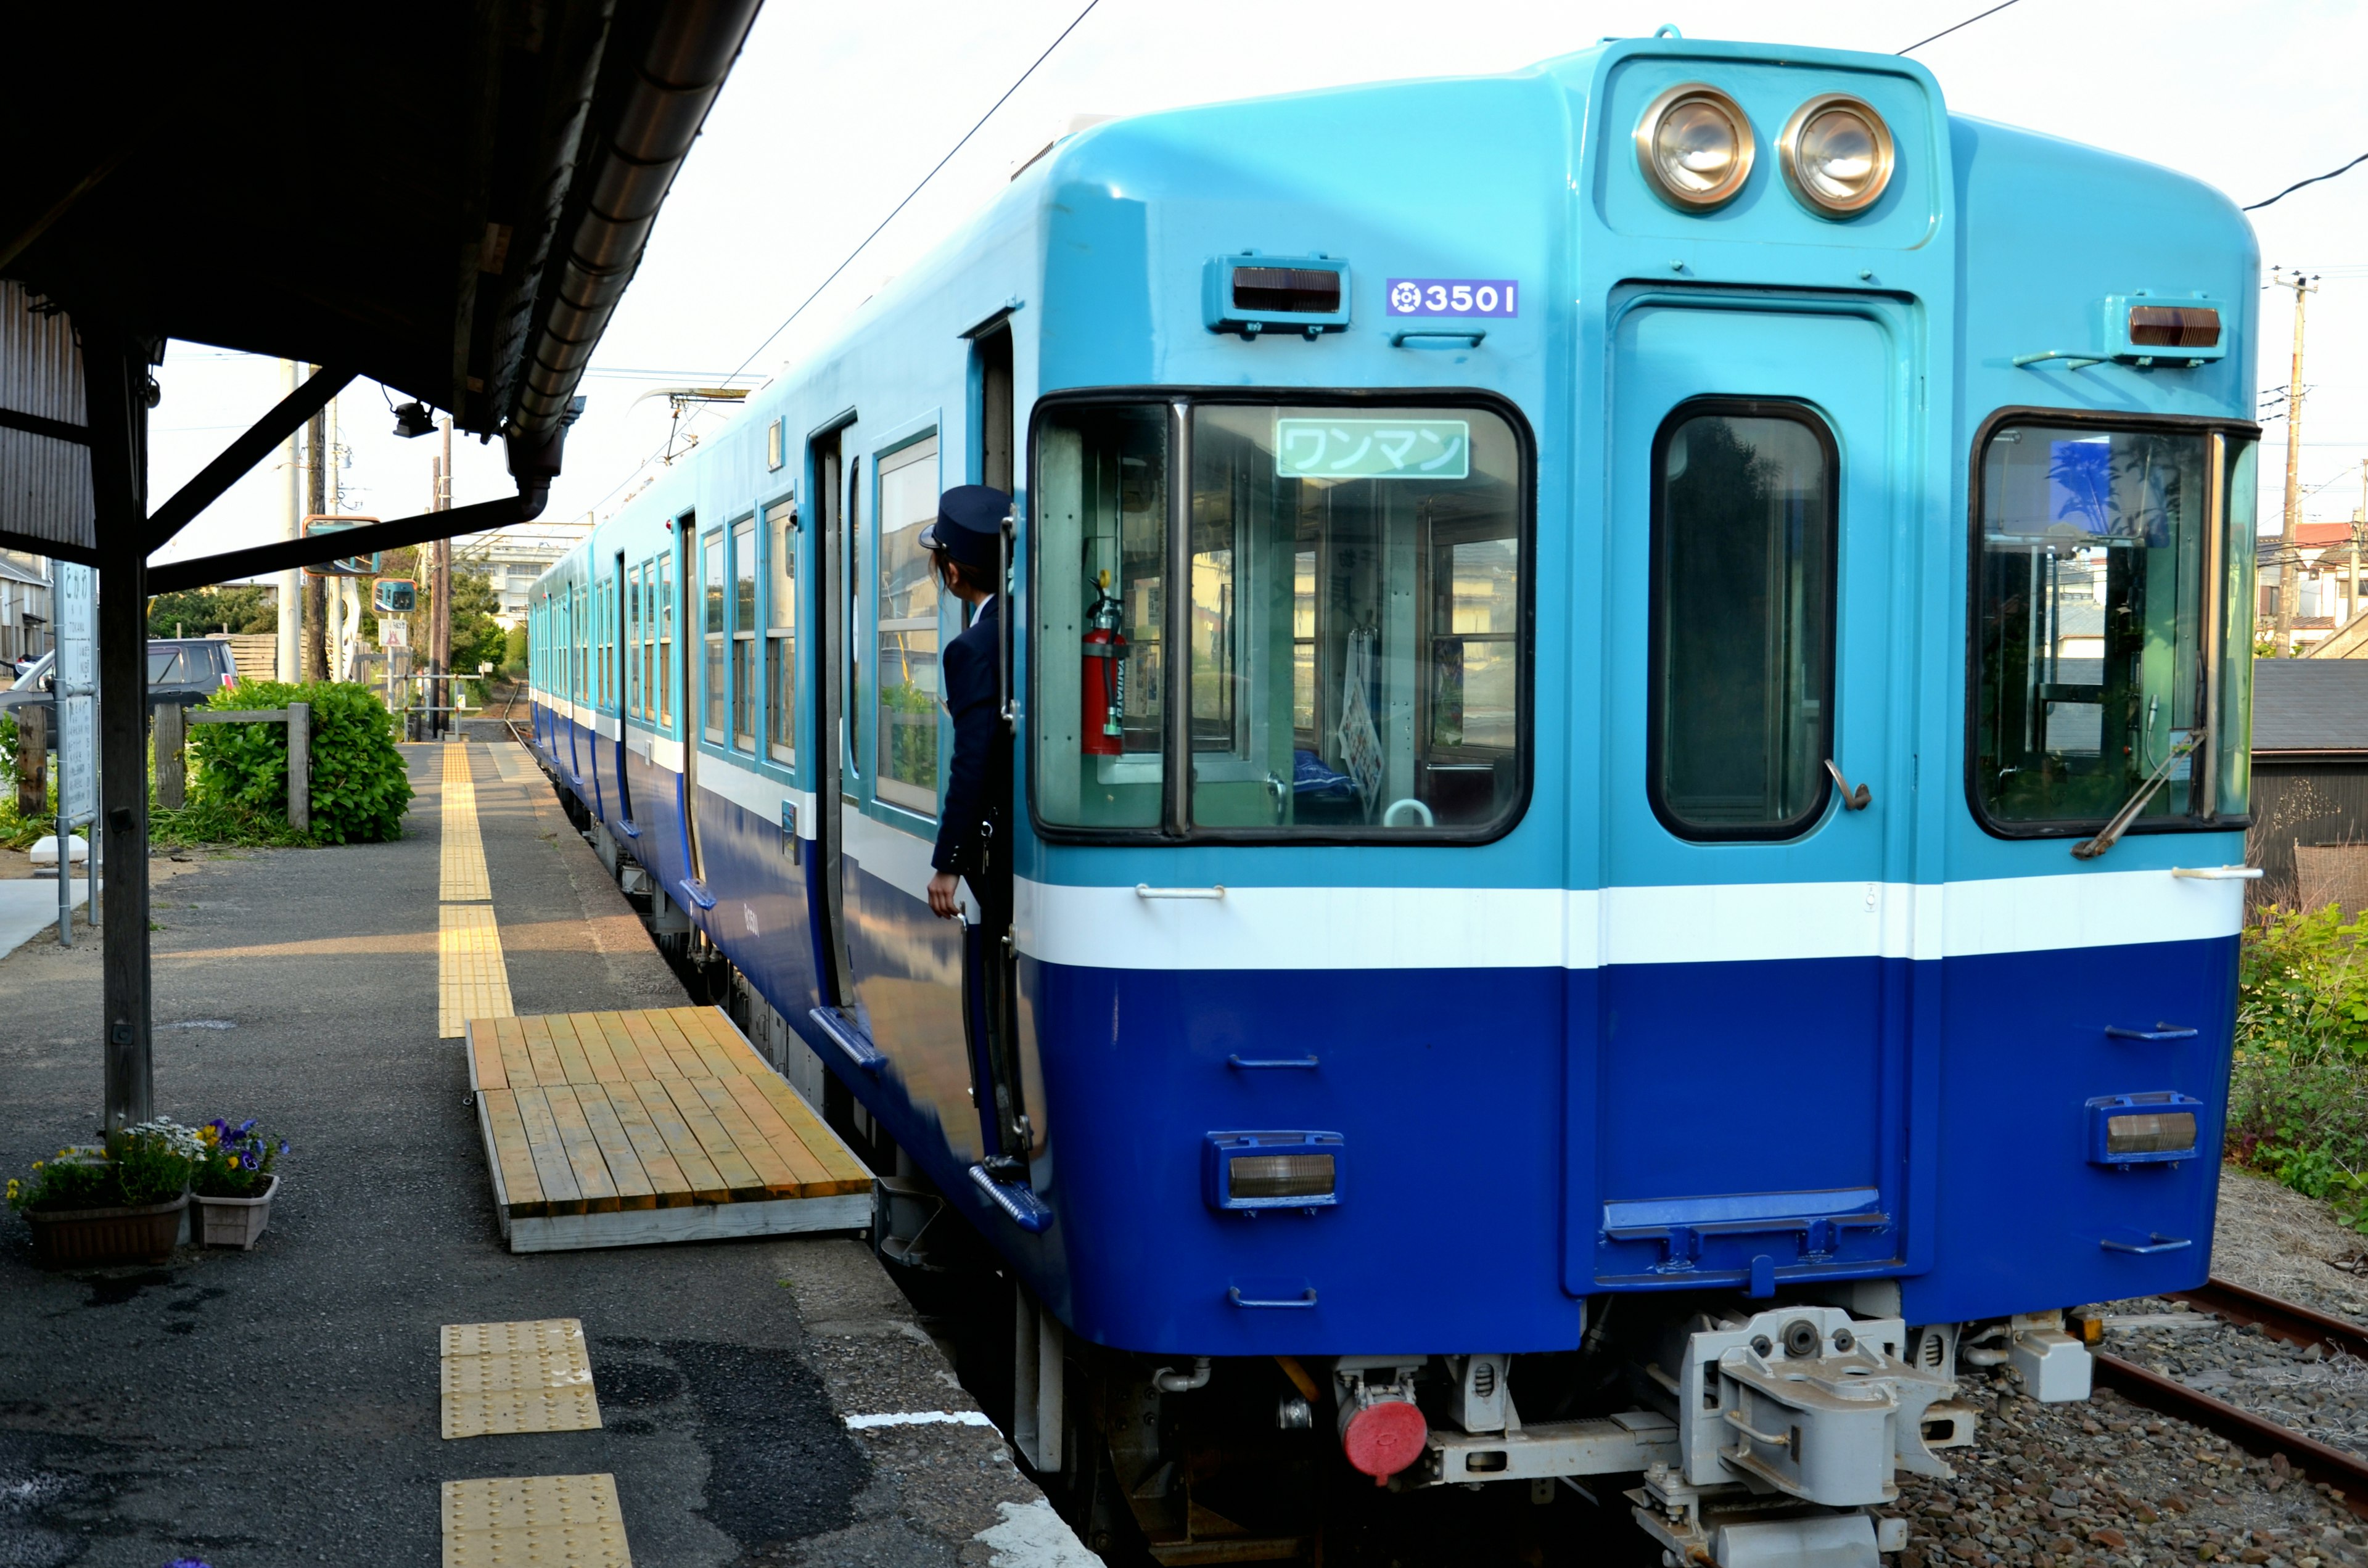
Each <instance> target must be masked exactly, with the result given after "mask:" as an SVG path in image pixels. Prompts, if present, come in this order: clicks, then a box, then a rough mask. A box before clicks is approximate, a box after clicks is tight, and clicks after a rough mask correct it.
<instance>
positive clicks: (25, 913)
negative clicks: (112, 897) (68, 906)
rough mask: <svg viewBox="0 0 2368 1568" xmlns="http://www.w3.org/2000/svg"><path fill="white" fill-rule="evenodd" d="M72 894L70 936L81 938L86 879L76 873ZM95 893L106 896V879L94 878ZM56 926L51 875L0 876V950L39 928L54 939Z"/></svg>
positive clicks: (33, 934) (87, 892)
mask: <svg viewBox="0 0 2368 1568" xmlns="http://www.w3.org/2000/svg"><path fill="white" fill-rule="evenodd" d="M71 892H73V894H74V940H75V941H77V942H79V941H81V940H82V939H83V938H82V932H83V926H84V924H85V920H86V918H87V907H86V906H87V905H88V904H89V903H90V879H89V878H88V877H85V876H82V875H79V874H77V875H76V876H75V878H74V882H73V885H72V888H71ZM98 896H99V899H100V902H101V903H102V904H103V903H105V901H106V898H107V879H106V878H105V877H101V878H99V879H98ZM57 930H58V883H57V879H56V878H54V877H6V878H0V953H12V952H15V951H16V950H17V949H18V948H21V947H23V946H24V945H25V944H26V943H27V942H28V941H30V940H31V939H32V938H34V937H38V936H40V934H41V933H42V932H43V931H47V932H49V933H50V936H51V940H55V939H56V937H57Z"/></svg>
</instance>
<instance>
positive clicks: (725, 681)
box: [686, 523, 732, 752]
mask: <svg viewBox="0 0 2368 1568" xmlns="http://www.w3.org/2000/svg"><path fill="white" fill-rule="evenodd" d="M692 538H693V541H694V543H695V545H696V547H697V548H696V550H695V551H694V552H693V557H692V558H693V559H694V560H695V561H697V562H698V563H699V573H698V576H699V598H698V601H697V602H698V612H699V676H700V679H699V724H698V734H699V742H700V744H701V745H705V746H709V747H712V748H713V749H714V750H716V751H719V752H720V751H725V750H728V749H730V745H731V741H732V608H731V607H732V586H731V583H732V557H731V553H730V552H731V548H732V546H731V542H730V536H729V534H728V533H727V532H726V531H725V527H724V525H723V524H722V523H717V524H715V525H713V526H712V527H710V528H700V530H699V531H698V532H697V533H696V534H694V535H693V536H692ZM711 578H712V580H711ZM711 602H712V608H710V607H711ZM687 717H688V715H686V718H687ZM717 718H721V719H722V720H723V722H722V723H721V724H716V723H712V722H711V721H712V720H714V719H717Z"/></svg>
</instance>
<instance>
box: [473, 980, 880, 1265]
mask: <svg viewBox="0 0 2368 1568" xmlns="http://www.w3.org/2000/svg"><path fill="white" fill-rule="evenodd" d="M468 1041H469V1084H470V1087H472V1089H474V1090H475V1091H476V1102H477V1126H478V1129H479V1131H482V1132H483V1133H484V1140H485V1160H486V1163H487V1164H488V1165H491V1166H492V1168H493V1176H494V1209H495V1214H496V1215H497V1216H498V1218H499V1219H500V1221H501V1228H502V1234H503V1236H504V1237H505V1238H507V1241H508V1242H509V1246H510V1250H511V1251H512V1252H555V1251H559V1250H562V1249H564V1248H571V1247H607V1246H640V1245H646V1244H652V1243H655V1242H690V1241H706V1240H710V1239H712V1238H716V1237H723V1236H759V1235H780V1234H786V1233H792V1232H798V1231H851V1230H860V1229H861V1228H863V1227H864V1226H867V1225H869V1224H870V1223H871V1172H870V1171H869V1170H867V1169H865V1167H864V1165H863V1163H862V1162H861V1161H860V1160H859V1159H857V1158H856V1157H855V1154H854V1153H853V1152H852V1151H850V1150H849V1149H848V1147H847V1145H846V1144H844V1143H842V1142H839V1141H838V1137H837V1134H836V1133H834V1132H832V1131H830V1129H829V1128H827V1127H825V1126H824V1125H823V1123H822V1119H821V1118H820V1117H818V1116H816V1115H815V1114H814V1110H813V1109H812V1108H810V1107H809V1106H807V1104H806V1103H805V1101H803V1100H802V1099H800V1098H799V1097H798V1096H797V1092H796V1091H795V1090H794V1089H791V1087H790V1086H789V1085H788V1084H786V1083H784V1082H783V1081H782V1080H781V1077H780V1074H777V1073H775V1072H774V1071H773V1069H772V1068H771V1067H770V1066H768V1065H767V1063H766V1062H765V1060H764V1058H763V1057H761V1056H758V1055H757V1051H756V1048H755V1047H753V1046H751V1045H750V1044H749V1043H748V1041H747V1040H746V1038H745V1037H744V1036H743V1035H742V1034H741V1033H740V1031H739V1030H738V1029H737V1028H734V1027H733V1024H732V1020H731V1019H730V1018H729V1017H726V1016H725V1015H724V1013H723V1009H722V1008H720V1007H668V1008H662V1009H650V1010H647V1011H640V1012H626V1013H550V1014H544V1015H542V1016H541V1017H524V1018H518V1017H511V1018H475V1019H472V1020H470V1023H469V1028H468Z"/></svg>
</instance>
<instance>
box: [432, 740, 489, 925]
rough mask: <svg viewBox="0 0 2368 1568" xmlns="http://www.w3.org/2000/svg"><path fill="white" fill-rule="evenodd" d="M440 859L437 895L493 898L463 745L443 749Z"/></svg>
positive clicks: (471, 899)
mask: <svg viewBox="0 0 2368 1568" xmlns="http://www.w3.org/2000/svg"><path fill="white" fill-rule="evenodd" d="M443 792H444V832H443V840H444V859H443V867H442V872H441V875H440V877H439V879H438V890H439V891H438V894H437V896H438V898H440V899H441V900H443V902H445V903H471V902H474V901H478V900H483V899H489V898H491V897H493V896H494V891H493V886H492V884H491V883H490V882H489V881H487V880H486V877H485V840H484V834H482V833H481V832H480V831H479V830H478V827H477V785H476V780H475V779H474V778H472V777H471V775H470V772H469V747H468V744H467V743H466V742H461V741H448V742H447V743H445V746H444V778H443Z"/></svg>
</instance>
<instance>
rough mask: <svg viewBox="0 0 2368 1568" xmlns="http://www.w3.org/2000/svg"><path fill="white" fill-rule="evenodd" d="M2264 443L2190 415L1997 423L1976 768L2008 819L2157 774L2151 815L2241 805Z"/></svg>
mask: <svg viewBox="0 0 2368 1568" xmlns="http://www.w3.org/2000/svg"><path fill="white" fill-rule="evenodd" d="M2231 448H2237V450H2235V451H2234V452H2233V454H2232V453H2231V452H2230V450H2229V449H2231ZM2232 456H2233V459H2234V460H2233V461H2232V460H2231V457H2232ZM2251 472H2252V469H2251V449H2250V447H2249V445H2243V446H2241V447H2239V444H2238V443H2237V442H2235V441H2234V440H2233V439H2231V438H2229V437H2222V436H2218V435H2214V434H2209V433H2203V432H2191V431H2184V430H2181V431H2164V430H2135V429H2124V430H2116V429H2111V428H2102V427H2100V426H2092V425H2086V424H2083V425H2063V426H2056V425H2044V424H2037V423H2032V424H2019V423H2018V424H2008V425H2006V426H2001V427H2000V428H1999V429H1998V430H1997V431H1996V432H1995V433H1994V434H1993V435H1992V436H1991V437H1990V439H1989V443H1988V445H1987V449H1985V450H1984V452H1983V454H1982V458H1981V472H1980V476H1979V477H1980V497H1981V499H1980V504H1979V516H1980V527H1981V538H1980V540H1979V551H1978V557H1977V560H1976V563H1975V606H1974V616H1975V621H1974V625H1975V638H1976V639H1977V649H1976V658H1975V748H1974V750H1975V756H1974V787H1975V797H1976V802H1977V805H1978V806H1979V808H1980V809H1981V810H1982V812H1984V813H1985V814H1986V815H1987V817H1988V819H1989V820H1990V821H1991V823H1992V824H1996V825H1999V826H2008V825H2011V824H2066V825H2084V824H2097V823H2100V822H2102V821H2103V820H2104V819H2105V818H2107V817H2109V816H2111V815H2112V813H2113V812H2116V811H2117V810H2118V809H2120V807H2121V806H2122V805H2123V802H2124V801H2127V800H2129V799H2130V798H2131V797H2132V796H2133V795H2134V794H2135V793H2136V792H2137V791H2138V790H2142V789H2144V788H2145V787H2146V785H2147V784H2149V783H2150V782H2153V781H2155V780H2157V778H2159V780H2160V785H2159V787H2158V788H2157V790H2155V792H2154V794H2153V796H2152V798H2151V799H2150V800H2149V801H2148V802H2147V804H2146V807H2145V808H2144V810H2143V811H2142V812H2141V813H2140V815H2139V818H2138V821H2139V822H2140V823H2145V822H2147V821H2153V822H2157V823H2162V822H2169V821H2176V820H2180V819H2195V818H2202V817H2207V816H2209V817H2226V816H2230V815H2237V814H2241V813H2242V812H2243V811H2244V810H2245V805H2246V801H2245V786H2246V772H2245V767H2244V756H2245V753H2244V750H2243V748H2244V746H2246V745H2247V744H2249V736H2248V735H2247V734H2246V733H2245V729H2246V725H2245V715H2246V712H2247V710H2248V706H2249V704H2248V700H2247V699H2248V688H2249V685H2250V681H2249V674H2250V666H2251V653H2252V604H2251V590H2250V583H2251V574H2252V571H2253V538H2252V535H2253V506H2252V501H2253V494H2252V489H2253V484H2252V479H2251ZM2224 495H2225V497H2226V505H2225V506H2224V505H2222V504H2221V502H2222V497H2223V496H2224ZM2215 699H2216V712H2215V708H2214V704H2215Z"/></svg>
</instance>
